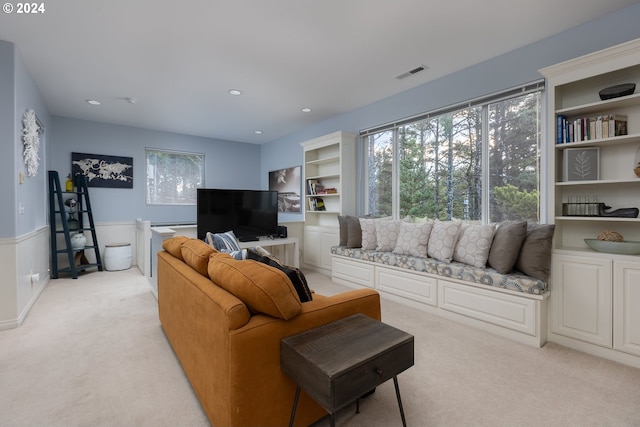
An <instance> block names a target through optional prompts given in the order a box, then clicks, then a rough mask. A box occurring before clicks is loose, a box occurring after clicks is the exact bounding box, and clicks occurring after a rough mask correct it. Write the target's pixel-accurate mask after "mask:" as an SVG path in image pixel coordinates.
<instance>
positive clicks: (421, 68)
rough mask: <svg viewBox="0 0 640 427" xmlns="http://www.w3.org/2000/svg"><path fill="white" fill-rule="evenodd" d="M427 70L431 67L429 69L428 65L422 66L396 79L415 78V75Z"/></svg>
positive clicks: (399, 75)
mask: <svg viewBox="0 0 640 427" xmlns="http://www.w3.org/2000/svg"><path fill="white" fill-rule="evenodd" d="M427 68H429V67H427V66H426V65H420V66H418V67H416V68H414V69H413V70H409V71H407V72H406V73H402V74H398V75H397V76H396V79H398V80H402V79H406V78H407V77H409V76H413V75H414V74H417V73H419V72H420V71H424V70H426V69H427Z"/></svg>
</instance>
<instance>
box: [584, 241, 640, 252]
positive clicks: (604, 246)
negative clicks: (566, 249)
mask: <svg viewBox="0 0 640 427" xmlns="http://www.w3.org/2000/svg"><path fill="white" fill-rule="evenodd" d="M584 242H585V243H586V244H587V245H588V246H589V247H590V248H591V249H593V250H595V251H598V252H606V253H609V254H620V255H638V254H640V242H630V241H627V242H610V241H607V240H598V239H584Z"/></svg>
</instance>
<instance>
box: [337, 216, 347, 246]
mask: <svg viewBox="0 0 640 427" xmlns="http://www.w3.org/2000/svg"><path fill="white" fill-rule="evenodd" d="M338 227H339V228H340V239H339V240H338V246H347V241H348V236H349V225H348V224H347V217H346V216H344V215H338Z"/></svg>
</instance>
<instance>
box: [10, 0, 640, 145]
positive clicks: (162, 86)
mask: <svg viewBox="0 0 640 427" xmlns="http://www.w3.org/2000/svg"><path fill="white" fill-rule="evenodd" d="M636 2H637V0H607V1H603V0H518V1H514V0H484V1H478V0H457V1H450V2H444V1H437V2H436V1H433V0H393V1H392V0H386V1H385V0H348V1H346V0H322V1H320V0H227V1H222V0H182V1H166V0H135V1H131V0H109V1H98V0H93V1H90V0H54V1H49V2H44V6H45V11H44V13H40V14H30V15H24V14H22V15H20V14H17V13H16V11H15V10H14V12H13V13H11V14H8V13H2V14H0V40H6V41H10V42H13V43H14V44H15V45H16V46H17V49H18V52H19V53H20V55H21V56H22V58H23V60H24V63H25V64H26V67H27V69H28V70H29V73H30V74H31V76H32V77H33V79H34V80H35V83H36V85H37V86H38V88H39V90H40V92H41V94H42V96H43V98H44V100H45V102H46V104H47V107H48V109H49V112H50V113H52V114H54V115H58V116H65V117H73V118H80V119H86V120H95V121H100V122H106V123H115V124H121V125H130V126H136V127H142V128H148V129H156V130H162V131H170V132H178V133H183V134H189V135H197V136H204V137H210V138H216V139H223V140H230V141H242V142H249V143H257V144H260V143H264V142H269V141H273V140H276V139H278V138H280V137H283V136H285V135H288V134H291V133H294V132H297V131H299V130H301V129H303V128H305V127H307V126H310V125H312V124H314V123H318V122H321V121H324V120H326V119H328V118H330V117H333V116H335V115H338V114H341V113H344V112H347V111H350V110H353V109H355V108H358V107H361V106H364V105H367V104H370V103H372V102H375V101H378V100H381V99H383V98H386V97H388V96H391V95H394V94H397V93H400V92H403V91H406V90H408V89H411V88H413V87H416V86H418V85H420V84H423V83H425V82H428V81H430V80H433V79H436V78H439V77H442V76H445V75H447V74H450V73H452V72H455V71H457V70H460V69H463V68H466V67H469V66H471V65H474V64H477V63H479V62H482V61H484V60H486V59H489V58H492V57H494V56H497V55H500V54H502V53H505V52H508V51H511V50H514V49H517V48H519V47H522V46H525V45H527V44H530V43H533V42H536V41H538V40H541V39H543V38H545V37H548V36H550V35H553V34H556V33H559V32H561V31H564V30H566V29H569V28H571V27H574V26H576V25H580V24H582V23H585V22H588V21H591V20H594V19H596V18H598V17H601V16H603V15H606V14H608V13H611V12H613V11H616V10H618V9H621V8H623V7H626V6H629V5H631V4H634V3H636ZM14 4H15V3H14ZM420 65H425V66H427V67H428V68H427V69H426V70H425V71H423V72H420V73H417V74H414V75H412V76H410V77H408V78H405V79H397V78H395V77H396V76H398V75H400V74H402V73H405V72H407V71H409V70H412V69H414V68H416V67H418V66H420ZM230 89H239V90H241V91H242V92H243V94H242V95H241V96H232V95H230V94H229V93H228V91H229V90H230ZM127 98H135V103H132V102H128V101H127ZM88 99H95V100H98V101H100V102H101V105H100V106H92V105H89V104H88V103H87V102H86V100H88ZM304 107H309V108H311V109H312V111H311V112H310V113H303V112H302V111H301V109H302V108H304ZM256 130H260V131H262V134H260V135H258V134H255V133H254V132H255V131H256Z"/></svg>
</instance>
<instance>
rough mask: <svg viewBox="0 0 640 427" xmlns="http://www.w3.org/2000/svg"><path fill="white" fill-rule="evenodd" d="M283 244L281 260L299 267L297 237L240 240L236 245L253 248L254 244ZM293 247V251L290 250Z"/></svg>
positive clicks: (267, 245) (266, 245)
mask: <svg viewBox="0 0 640 427" xmlns="http://www.w3.org/2000/svg"><path fill="white" fill-rule="evenodd" d="M280 245H283V246H284V252H285V259H284V260H283V261H284V262H285V263H286V264H287V265H291V266H293V267H295V268H300V259H299V258H300V252H299V251H298V238H297V237H286V238H284V239H281V238H279V237H276V238H274V239H266V238H265V239H260V240H258V241H257V243H256V241H255V240H254V241H250V242H240V244H239V245H238V246H240V249H246V248H253V247H255V246H262V247H265V248H266V247H270V246H280ZM291 249H293V251H291Z"/></svg>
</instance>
